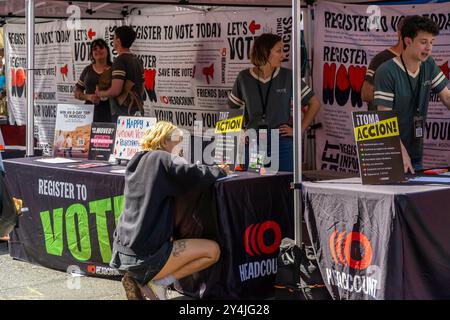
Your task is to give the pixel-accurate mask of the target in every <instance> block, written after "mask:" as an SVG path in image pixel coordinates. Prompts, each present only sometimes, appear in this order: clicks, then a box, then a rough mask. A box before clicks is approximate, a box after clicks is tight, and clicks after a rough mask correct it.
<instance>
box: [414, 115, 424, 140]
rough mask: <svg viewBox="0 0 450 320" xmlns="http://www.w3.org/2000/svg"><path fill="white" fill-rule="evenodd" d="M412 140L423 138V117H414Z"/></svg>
mask: <svg viewBox="0 0 450 320" xmlns="http://www.w3.org/2000/svg"><path fill="white" fill-rule="evenodd" d="M414 138H416V139H419V138H423V117H422V116H415V117H414Z"/></svg>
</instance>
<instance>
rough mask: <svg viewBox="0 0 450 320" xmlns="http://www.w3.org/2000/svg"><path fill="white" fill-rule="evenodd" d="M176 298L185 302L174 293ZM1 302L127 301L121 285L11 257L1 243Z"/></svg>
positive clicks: (172, 295) (115, 281)
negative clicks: (74, 274) (73, 274)
mask: <svg viewBox="0 0 450 320" xmlns="http://www.w3.org/2000/svg"><path fill="white" fill-rule="evenodd" d="M171 297H172V298H178V299H179V298H181V297H182V296H180V295H179V294H178V293H176V292H172V293H171ZM0 300H126V296H125V291H124V289H123V287H122V284H121V282H120V281H117V280H109V279H101V278H94V277H84V276H76V277H74V276H72V275H70V274H68V273H65V272H61V271H56V270H52V269H48V268H44V267H41V266H37V265H33V264H31V263H28V262H23V261H19V260H14V259H13V258H11V257H10V256H9V253H8V249H7V245H6V243H5V242H0Z"/></svg>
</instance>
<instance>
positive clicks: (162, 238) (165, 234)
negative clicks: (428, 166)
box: [110, 121, 226, 300]
mask: <svg viewBox="0 0 450 320" xmlns="http://www.w3.org/2000/svg"><path fill="white" fill-rule="evenodd" d="M181 140H182V132H181V131H180V130H179V129H178V128H177V127H176V126H174V125H173V124H171V123H169V122H164V121H160V122H158V123H157V124H156V125H155V126H154V127H153V128H152V129H150V130H148V131H147V132H146V134H145V135H144V137H143V138H142V140H141V142H140V143H141V149H142V151H140V152H138V153H136V155H135V156H134V157H133V158H132V159H131V160H130V162H129V164H128V166H127V168H126V172H125V203H124V208H123V211H122V214H121V215H120V218H119V221H118V224H117V227H116V230H115V232H114V245H113V255H112V259H111V263H110V265H111V266H112V267H114V268H117V269H119V270H120V271H122V272H124V273H125V275H124V277H123V278H122V284H123V286H124V288H125V292H126V294H127V298H128V299H130V300H139V299H161V300H162V299H166V298H167V297H166V288H167V286H169V285H171V284H172V283H174V282H175V281H177V280H178V279H182V278H184V277H186V276H188V275H191V274H193V273H194V272H198V271H200V270H203V269H206V268H208V267H210V266H211V265H213V264H214V263H216V262H217V261H218V259H219V257H220V248H219V246H218V244H217V243H216V242H214V241H212V240H207V239H181V240H175V241H173V240H172V234H173V230H174V210H173V206H174V198H175V196H177V195H180V194H182V193H183V192H185V191H188V190H189V189H190V188H193V187H194V186H204V187H209V186H211V185H212V184H213V183H214V182H215V181H216V179H217V178H220V177H223V176H226V172H225V171H224V170H222V169H220V168H219V167H208V166H200V165H190V164H183V162H182V161H177V160H179V159H177V158H178V157H177V156H175V155H174V154H172V151H173V150H174V148H175V147H176V146H177V145H178V144H179V143H180V142H181ZM147 283H148V284H147Z"/></svg>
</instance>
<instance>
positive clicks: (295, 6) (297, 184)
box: [25, 0, 303, 245]
mask: <svg viewBox="0 0 450 320" xmlns="http://www.w3.org/2000/svg"><path fill="white" fill-rule="evenodd" d="M79 2H95V3H100V2H103V1H79ZM181 2H185V3H184V4H189V2H188V1H180V3H181ZM186 2H187V3H186ZM127 3H130V4H134V3H139V4H142V3H143V2H140V1H129V2H127ZM148 4H166V5H167V4H172V3H167V2H160V1H155V2H150V1H149V2H148ZM173 4H174V5H176V3H173ZM246 4H247V5H244V6H243V7H245V6H247V7H248V6H251V7H256V6H257V7H261V6H260V5H249V4H248V2H246ZM195 5H202V4H200V3H195ZM203 5H207V3H203ZM208 5H211V3H209V4H208ZM234 6H236V4H234ZM275 6H276V7H280V6H279V5H273V6H272V7H275ZM262 7H268V6H267V5H265V6H262ZM34 8H35V0H26V9H27V10H26V12H25V19H26V26H27V29H26V30H27V81H26V92H27V99H26V106H27V108H26V115H27V121H28V123H27V128H26V156H28V157H30V156H33V155H34V137H33V135H34V119H33V109H34V108H33V106H34V72H33V70H34V39H33V38H34V22H35V16H34ZM291 8H292V17H293V27H292V39H293V40H292V43H293V45H292V48H293V49H292V56H293V61H292V62H293V106H295V107H294V108H293V110H294V112H293V118H294V119H293V123H294V137H293V138H294V181H293V184H292V186H293V187H292V188H293V192H294V228H295V230H294V231H295V242H296V244H297V245H301V242H302V228H301V222H302V216H303V212H302V202H301V184H302V168H301V163H302V161H301V159H302V147H301V144H302V134H301V110H300V108H299V107H296V106H300V104H301V100H300V92H301V50H300V47H301V45H300V17H301V0H298V1H297V0H292V4H291Z"/></svg>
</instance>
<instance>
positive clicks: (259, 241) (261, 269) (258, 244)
mask: <svg viewBox="0 0 450 320" xmlns="http://www.w3.org/2000/svg"><path fill="white" fill-rule="evenodd" d="M281 236H282V234H281V228H280V225H279V224H278V223H277V222H275V221H273V220H269V221H265V222H263V223H256V224H251V225H250V226H248V227H247V229H246V230H245V233H244V245H245V251H246V252H247V254H248V255H250V256H251V257H258V256H264V255H266V256H268V255H273V254H274V253H275V252H277V250H278V248H279V247H280V243H281ZM239 273H240V276H241V282H244V281H247V280H250V279H256V278H261V277H266V276H270V275H273V274H276V273H277V258H271V259H265V260H257V261H253V262H249V263H244V264H241V265H240V266H239Z"/></svg>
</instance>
